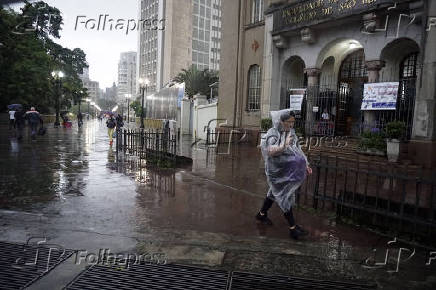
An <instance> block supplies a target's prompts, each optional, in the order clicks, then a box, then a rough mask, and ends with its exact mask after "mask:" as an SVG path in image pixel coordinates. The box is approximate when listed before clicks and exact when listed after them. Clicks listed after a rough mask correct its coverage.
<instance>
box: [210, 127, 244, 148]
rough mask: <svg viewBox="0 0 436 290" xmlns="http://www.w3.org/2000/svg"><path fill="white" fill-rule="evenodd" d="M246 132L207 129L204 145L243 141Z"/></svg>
mask: <svg viewBox="0 0 436 290" xmlns="http://www.w3.org/2000/svg"><path fill="white" fill-rule="evenodd" d="M245 134H247V133H246V132H242V131H241V130H236V129H214V130H211V129H207V132H206V145H214V144H229V143H238V142H240V141H242V140H243V139H244V135H245Z"/></svg>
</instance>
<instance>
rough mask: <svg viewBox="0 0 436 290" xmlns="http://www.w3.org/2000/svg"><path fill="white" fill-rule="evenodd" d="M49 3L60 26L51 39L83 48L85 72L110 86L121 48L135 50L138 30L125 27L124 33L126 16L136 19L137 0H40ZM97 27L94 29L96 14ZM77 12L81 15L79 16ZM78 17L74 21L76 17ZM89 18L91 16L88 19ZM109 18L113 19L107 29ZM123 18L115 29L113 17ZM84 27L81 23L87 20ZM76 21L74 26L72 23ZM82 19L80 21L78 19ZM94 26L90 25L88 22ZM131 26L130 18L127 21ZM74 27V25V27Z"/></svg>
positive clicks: (115, 75) (115, 74) (72, 46)
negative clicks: (56, 12) (59, 17)
mask: <svg viewBox="0 0 436 290" xmlns="http://www.w3.org/2000/svg"><path fill="white" fill-rule="evenodd" d="M43 1H44V2H46V3H47V4H49V5H50V6H55V7H57V8H58V9H59V10H60V11H61V12H62V16H63V21H64V25H63V29H62V31H61V38H60V39H58V40H55V41H56V42H58V43H59V44H61V45H63V46H65V47H68V48H71V49H72V48H76V47H79V48H81V49H83V51H85V53H86V59H87V60H88V63H89V76H90V78H91V79H92V80H94V81H98V82H100V88H102V89H104V88H105V87H109V86H112V83H113V82H117V70H118V60H119V57H120V53H121V52H125V51H136V50H137V36H138V31H137V30H134V31H129V32H128V34H127V35H126V28H127V22H128V20H129V19H134V20H136V22H137V21H138V4H139V3H138V0H122V1H119V0H68V1H67V0H43ZM100 14H101V15H103V16H102V17H101V18H100V23H101V24H100V29H99V30H97V24H98V20H99V16H100ZM106 14H107V15H108V16H107V17H106V26H105V30H104V31H103V29H102V28H103V19H104V15H106ZM78 16H84V17H79V18H77V17H78ZM77 19H78V21H77ZM90 19H95V21H92V20H90ZM109 19H114V21H113V27H112V31H110V22H109ZM118 19H123V20H121V21H120V23H124V29H123V30H121V29H120V28H121V25H120V26H118V27H117V28H118V29H117V30H115V25H116V23H117V22H116V21H117V20H118ZM88 20H90V21H89V22H88V27H87V28H86V27H85V24H86V21H88ZM76 21H77V28H76V27H75V26H76ZM80 22H83V23H80ZM93 24H94V25H95V28H94V29H91V27H92V25H93ZM130 27H133V21H132V22H131V23H130ZM75 28H76V29H75Z"/></svg>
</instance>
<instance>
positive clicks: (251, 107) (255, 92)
mask: <svg viewBox="0 0 436 290" xmlns="http://www.w3.org/2000/svg"><path fill="white" fill-rule="evenodd" d="M261 86H262V83H261V74H260V66H258V65H257V64H255V65H252V66H251V67H250V69H249V70H248V99H247V110H248V111H259V110H260V91H261Z"/></svg>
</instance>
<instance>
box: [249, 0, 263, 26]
mask: <svg viewBox="0 0 436 290" xmlns="http://www.w3.org/2000/svg"><path fill="white" fill-rule="evenodd" d="M263 1H264V0H252V3H251V5H252V7H251V23H256V22H260V21H262V20H263Z"/></svg>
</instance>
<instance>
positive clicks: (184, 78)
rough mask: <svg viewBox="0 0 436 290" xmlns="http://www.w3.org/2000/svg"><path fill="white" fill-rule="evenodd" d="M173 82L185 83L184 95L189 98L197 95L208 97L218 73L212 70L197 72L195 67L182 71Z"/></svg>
mask: <svg viewBox="0 0 436 290" xmlns="http://www.w3.org/2000/svg"><path fill="white" fill-rule="evenodd" d="M174 81H176V82H179V83H183V82H184V83H185V94H186V95H187V96H189V97H190V98H191V97H192V96H194V95H195V94H197V93H199V94H201V95H205V96H207V97H210V87H209V86H210V85H211V84H213V83H215V82H217V81H218V73H217V72H216V71H212V70H208V69H205V70H202V71H200V70H198V69H197V67H196V66H195V65H192V66H191V67H190V68H189V69H183V70H182V71H181V72H180V73H179V74H178V75H177V76H176V77H175V78H174Z"/></svg>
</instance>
